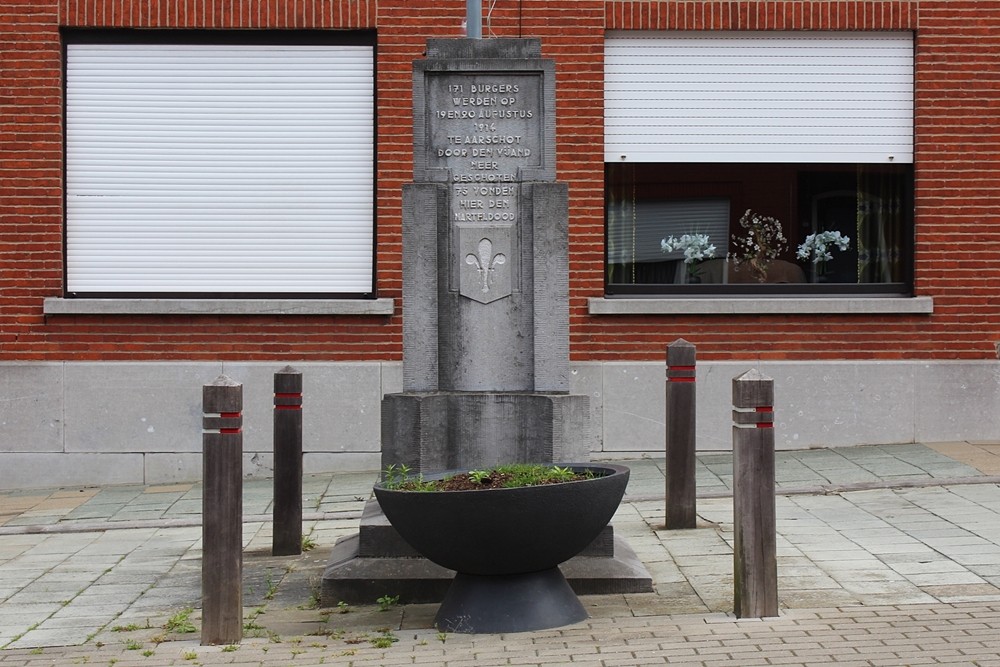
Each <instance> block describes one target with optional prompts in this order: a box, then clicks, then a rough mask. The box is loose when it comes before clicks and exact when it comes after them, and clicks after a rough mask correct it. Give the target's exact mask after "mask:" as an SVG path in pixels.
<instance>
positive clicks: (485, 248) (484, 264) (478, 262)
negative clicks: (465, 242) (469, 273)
mask: <svg viewBox="0 0 1000 667" xmlns="http://www.w3.org/2000/svg"><path fill="white" fill-rule="evenodd" d="M477 250H478V253H479V254H478V255H473V254H472V253H471V252H470V253H469V254H468V255H466V256H465V263H466V264H468V265H469V266H475V267H476V271H478V272H479V277H480V279H481V280H482V281H483V292H489V291H490V278H491V277H492V275H493V271H494V269H495V267H497V266H500V265H501V264H506V263H507V257H506V256H505V255H504V254H503V253H497V254H495V255H494V254H493V242H492V241H490V240H489V239H483V240H481V241H480V242H479V247H478V248H477Z"/></svg>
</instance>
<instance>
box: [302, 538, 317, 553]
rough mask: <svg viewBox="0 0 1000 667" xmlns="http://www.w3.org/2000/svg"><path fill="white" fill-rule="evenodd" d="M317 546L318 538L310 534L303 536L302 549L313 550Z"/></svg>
mask: <svg viewBox="0 0 1000 667" xmlns="http://www.w3.org/2000/svg"><path fill="white" fill-rule="evenodd" d="M315 548H316V540H314V539H313V538H312V537H311V536H309V535H303V536H302V551H303V552H305V551H312V550H313V549H315Z"/></svg>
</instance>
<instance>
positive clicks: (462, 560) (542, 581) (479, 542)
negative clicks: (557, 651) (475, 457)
mask: <svg viewBox="0 0 1000 667" xmlns="http://www.w3.org/2000/svg"><path fill="white" fill-rule="evenodd" d="M565 465H567V466H569V467H571V468H573V469H574V470H577V471H581V472H582V471H584V470H587V469H590V470H593V471H594V472H595V473H597V474H599V475H603V476H600V477H594V478H593V479H587V480H580V481H576V482H564V483H561V484H547V485H542V486H530V487H523V488H518V489H490V490H484V491H431V492H419V491H397V490H390V489H386V488H383V487H382V486H381V485H378V484H377V485H375V497H376V498H377V499H378V501H379V504H380V505H381V507H382V511H383V512H384V513H385V516H386V517H387V518H388V519H389V522H390V523H392V525H393V527H394V528H395V529H396V530H397V531H398V532H399V534H400V535H401V536H402V537H403V539H404V540H406V541H407V542H408V543H409V544H410V546H412V547H413V548H414V549H416V550H417V551H418V552H419V553H421V554H422V555H424V556H425V557H426V558H428V559H429V560H431V561H433V562H435V563H437V564H438V565H441V566H443V567H446V568H449V569H452V570H455V571H456V572H457V573H458V574H457V575H456V577H455V580H454V581H453V582H452V585H451V587H450V588H449V590H448V594H447V596H446V597H445V599H444V601H443V602H442V603H441V608H440V609H439V610H438V614H437V618H436V624H437V627H438V629H440V630H442V631H445V632H488V633H497V632H524V631H528V630H542V629H545V628H553V627H558V626H562V625H568V624H570V623H577V622H579V621H582V620H584V619H586V618H587V613H586V611H585V610H584V608H583V605H582V604H580V601H579V599H578V598H577V597H576V594H575V593H574V592H573V590H572V589H571V588H570V587H569V584H567V583H566V579H565V578H564V577H563V575H562V573H561V572H560V570H559V567H558V566H559V564H560V563H562V562H564V561H567V560H569V559H570V558H572V557H573V556H575V555H576V554H578V553H579V552H580V551H582V550H583V549H584V548H585V547H586V546H587V545H589V544H590V543H591V542H592V541H593V540H594V538H596V537H597V535H598V534H599V533H600V532H601V530H602V529H603V528H604V526H606V525H607V524H608V522H609V521H610V520H611V517H612V516H613V515H614V513H615V510H616V509H617V508H618V505H619V503H621V499H622V497H623V496H624V494H625V487H626V485H627V484H628V477H629V469H628V468H627V467H625V466H620V465H613V464H608V463H594V464H565ZM445 474H449V473H441V474H439V475H428V476H425V479H434V478H438V477H442V476H444V475H445Z"/></svg>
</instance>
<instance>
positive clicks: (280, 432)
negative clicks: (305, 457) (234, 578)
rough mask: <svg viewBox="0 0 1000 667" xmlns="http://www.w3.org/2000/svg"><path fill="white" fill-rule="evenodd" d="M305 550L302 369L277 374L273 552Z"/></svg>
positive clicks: (286, 369) (283, 554)
mask: <svg viewBox="0 0 1000 667" xmlns="http://www.w3.org/2000/svg"><path fill="white" fill-rule="evenodd" d="M300 553H302V373H300V372H299V371H297V370H295V369H294V368H292V367H291V366H285V367H284V368H282V369H281V370H280V371H278V372H277V373H275V374H274V526H273V530H272V538H271V554H272V555H274V556H296V555H298V554H300Z"/></svg>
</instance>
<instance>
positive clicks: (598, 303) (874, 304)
mask: <svg viewBox="0 0 1000 667" xmlns="http://www.w3.org/2000/svg"><path fill="white" fill-rule="evenodd" d="M588 301H589V302H588V312H589V313H590V314H591V315H876V314H877V315H884V314H919V315H928V314H930V313H933V312H934V300H933V299H932V298H931V297H927V296H918V297H871V296H863V297H862V296H858V297H832V298H830V297H818V298H802V297H788V298H773V297H760V298H758V297H744V298H725V297H723V298H687V299H685V298H670V297H653V298H592V299H589V300H588Z"/></svg>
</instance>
